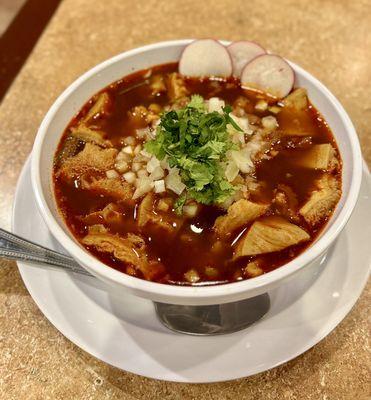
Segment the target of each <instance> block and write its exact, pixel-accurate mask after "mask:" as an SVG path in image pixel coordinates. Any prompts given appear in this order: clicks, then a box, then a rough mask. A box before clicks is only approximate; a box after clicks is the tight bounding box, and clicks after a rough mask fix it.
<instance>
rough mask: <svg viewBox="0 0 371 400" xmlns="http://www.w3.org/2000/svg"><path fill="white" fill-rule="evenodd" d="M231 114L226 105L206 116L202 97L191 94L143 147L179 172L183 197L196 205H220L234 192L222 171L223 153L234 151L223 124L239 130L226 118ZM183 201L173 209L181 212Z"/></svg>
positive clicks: (224, 156)
mask: <svg viewBox="0 0 371 400" xmlns="http://www.w3.org/2000/svg"><path fill="white" fill-rule="evenodd" d="M231 111H232V109H231V107H229V106H226V107H224V108H223V113H218V112H216V111H214V112H211V113H208V112H207V111H206V109H205V105H204V100H203V98H202V97H201V96H199V95H194V96H192V98H191V101H190V102H189V103H188V104H187V105H186V106H185V107H184V108H182V109H179V110H172V111H169V112H166V113H164V114H163V115H162V117H161V122H160V124H159V126H158V127H157V134H156V138H155V139H154V140H151V141H149V142H147V143H146V144H145V149H146V150H147V151H148V152H149V153H152V154H153V155H155V156H156V157H157V158H158V159H159V160H163V159H164V158H165V157H167V161H168V163H169V166H170V167H177V168H178V169H179V172H180V177H181V179H182V182H183V183H184V184H185V185H186V186H187V197H188V198H193V199H194V200H196V201H198V202H199V203H203V204H215V203H222V202H224V201H225V200H226V199H228V198H229V197H230V196H231V195H232V194H233V193H234V191H235V187H234V186H233V185H232V184H231V183H229V182H228V181H227V179H226V178H225V174H224V168H223V161H225V160H226V153H227V151H228V150H231V149H235V148H236V145H235V144H233V143H232V141H231V140H230V137H229V134H228V132H227V125H228V124H231V125H232V126H233V127H234V128H235V129H236V130H238V131H242V130H241V129H240V127H239V126H238V125H237V124H236V123H235V121H233V119H232V118H231V117H230V115H229V113H230V112H231ZM185 198H186V197H185V196H184V195H183V196H181V197H180V198H179V199H178V201H177V204H176V208H177V209H180V210H181V209H182V207H183V205H184V202H185Z"/></svg>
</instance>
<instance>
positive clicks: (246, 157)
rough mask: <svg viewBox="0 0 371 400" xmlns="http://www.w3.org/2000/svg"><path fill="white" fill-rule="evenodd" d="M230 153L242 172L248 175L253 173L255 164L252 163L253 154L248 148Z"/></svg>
mask: <svg viewBox="0 0 371 400" xmlns="http://www.w3.org/2000/svg"><path fill="white" fill-rule="evenodd" d="M229 153H230V154H229V156H230V158H231V160H233V161H234V162H235V164H236V165H237V167H238V169H239V170H240V171H241V172H243V173H245V174H247V173H248V172H250V171H251V169H252V167H253V166H254V164H253V162H252V161H251V153H250V152H249V151H248V149H247V148H246V147H245V148H243V149H241V150H232V151H230V152H229Z"/></svg>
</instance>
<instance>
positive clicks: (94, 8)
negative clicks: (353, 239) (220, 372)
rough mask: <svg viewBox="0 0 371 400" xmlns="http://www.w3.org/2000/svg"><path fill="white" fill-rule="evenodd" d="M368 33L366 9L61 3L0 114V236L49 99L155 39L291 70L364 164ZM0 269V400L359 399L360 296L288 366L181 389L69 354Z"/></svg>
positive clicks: (292, 2) (321, 4)
mask: <svg viewBox="0 0 371 400" xmlns="http://www.w3.org/2000/svg"><path fill="white" fill-rule="evenodd" d="M40 3H42V2H41V1H40ZM370 26H371V2H370V0H357V1H347V0H343V1H337V0H333V1H330V0H325V1H320V0H302V1H300V0H283V1H281V0H266V1H262V0H249V1H247V0H246V1H243V0H224V1H223V0H213V1H203V0H192V1H189V0H177V1H174V0H167V1H161V0H156V1H155V0H145V1H144V0H140V1H129V0H104V1H98V0H64V1H62V3H61V5H60V7H59V9H58V10H57V12H56V14H55V16H54V17H53V19H52V21H51V22H50V24H49V26H48V27H47V29H46V30H45V32H44V34H43V36H42V37H41V39H40V40H39V42H38V43H37V45H36V47H35V49H34V51H33V53H32V54H31V56H30V58H29V59H28V61H27V63H26V64H25V66H24V68H23V69H22V71H21V72H20V74H19V75H18V77H17V79H16V81H15V82H14V84H13V86H12V87H11V89H10V90H9V92H8V94H7V96H6V98H5V99H4V101H3V102H2V104H1V105H0V179H1V180H0V226H1V227H4V228H10V219H11V209H12V200H13V195H14V189H15V185H16V181H17V178H18V175H19V172H20V170H21V168H22V165H23V163H24V161H25V160H26V158H27V156H28V154H29V153H30V151H31V147H32V142H33V140H34V137H35V134H36V131H37V128H38V126H39V124H40V122H41V120H42V118H43V116H44V114H45V113H46V111H47V110H48V108H49V107H50V105H51V104H52V103H53V101H54V100H55V98H56V97H57V96H58V94H59V93H60V92H61V91H62V90H63V89H65V88H66V86H67V85H69V84H70V83H71V82H72V81H73V80H74V79H75V78H77V77H78V76H79V75H80V74H81V73H82V72H85V71H86V70H87V69H89V68H90V67H92V66H94V65H95V64H97V63H99V62H101V61H102V60H105V59H106V58H109V57H111V56H113V55H115V54H117V53H119V52H122V51H124V50H127V49H130V48H134V47H137V46H140V45H144V44H148V43H153V42H156V41H161V40H167V39H175V38H187V37H205V36H213V37H218V38H225V39H231V40H237V39H250V40H255V41H258V42H260V43H261V44H262V45H263V46H265V47H267V48H269V49H270V50H272V51H273V52H276V53H278V54H280V55H282V56H284V57H287V58H289V59H290V60H292V61H294V62H297V63H298V64H300V65H301V66H302V67H304V68H305V69H306V70H308V71H310V72H311V73H313V74H314V75H315V76H316V77H318V78H319V79H320V80H321V81H322V82H324V84H325V85H326V86H327V87H329V88H330V90H332V92H333V93H334V94H335V95H336V96H337V97H338V98H339V99H340V101H341V102H342V103H343V105H344V106H345V108H346V109H347V111H348V112H349V114H350V116H351V118H352V120H353V122H354V124H355V126H356V128H357V131H358V134H359V137H360V140H361V144H362V148H363V154H364V157H365V159H366V160H367V161H368V164H369V165H370V163H371V90H370V87H371V86H370V85H371V29H370ZM0 264H1V265H0V399H4V400H5V399H6V400H12V399H16V400H19V399H42V400H44V399H79V400H80V399H130V400H133V399H164V400H165V399H185V400H188V399H189V400H190V399H200V400H211V399H233V400H239V399H254V400H255V399H264V400H268V399H313V400H318V399H320V400H340V399H352V400H353V399H354V400H359V399H366V398H370V397H369V396H370V395H371V394H370V385H369V366H370V357H369V348H368V346H367V339H368V331H369V323H368V321H367V305H368V302H369V301H370V290H369V289H368V291H365V292H364V293H363V295H362V297H361V298H360V300H359V301H358V302H357V304H356V305H355V306H354V308H353V310H352V311H351V313H350V314H349V315H348V316H347V317H346V318H345V320H344V321H343V322H342V323H341V324H340V325H339V326H338V327H337V328H336V329H335V331H334V332H332V333H331V334H330V335H329V336H328V337H327V338H326V339H324V340H323V341H322V342H320V343H319V344H318V345H316V346H315V347H314V348H313V349H311V350H309V351H307V352H306V353H305V354H303V355H302V356H300V357H298V358H296V359H295V360H293V361H291V362H289V363H287V364H285V365H283V366H281V367H278V368H275V369H273V370H271V371H268V372H266V373H261V374H259V375H256V376H254V377H250V378H246V379H240V380H238V381H234V382H227V383H220V384H208V385H186V384H174V383H166V382H160V381H155V380H151V379H146V378H142V377H139V376H136V375H133V374H130V373H125V372H122V371H119V370H118V369H115V368H112V367H109V366H108V365H106V364H104V363H102V362H100V361H98V360H96V359H95V358H93V357H91V356H90V355H88V354H87V353H85V352H84V351H82V350H80V349H79V348H78V347H76V346H75V345H73V344H72V343H71V342H69V341H68V340H67V339H66V338H64V337H63V335H62V334H61V333H59V332H58V331H57V330H56V329H55V328H54V327H53V326H52V325H51V324H50V323H49V322H48V321H47V320H46V319H45V318H44V316H43V315H42V314H41V312H40V311H39V310H38V308H37V307H36V305H35V304H34V302H33V300H32V299H31V297H30V296H29V294H28V292H27V290H26V289H25V287H24V285H23V283H22V281H21V279H20V276H19V273H18V271H17V269H16V267H15V264H14V263H13V262H5V261H0Z"/></svg>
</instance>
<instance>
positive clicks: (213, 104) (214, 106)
mask: <svg viewBox="0 0 371 400" xmlns="http://www.w3.org/2000/svg"><path fill="white" fill-rule="evenodd" d="M223 107H225V101H224V100H222V99H219V98H218V97H211V98H210V99H209V101H208V104H207V109H208V111H209V112H210V113H211V112H214V111H216V112H218V113H220V114H222V113H223Z"/></svg>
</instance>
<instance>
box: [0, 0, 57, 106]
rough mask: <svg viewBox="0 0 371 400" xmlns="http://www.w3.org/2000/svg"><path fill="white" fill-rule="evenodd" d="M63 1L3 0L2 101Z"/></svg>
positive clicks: (0, 46)
mask: <svg viewBox="0 0 371 400" xmlns="http://www.w3.org/2000/svg"><path fill="white" fill-rule="evenodd" d="M59 2H60V0H47V1H40V0H0V101H1V99H2V98H3V96H4V94H5V93H6V91H7V89H8V88H9V86H10V84H11V83H12V81H13V79H14V78H15V76H16V75H17V73H18V71H19V70H20V68H21V67H22V65H23V63H24V62H25V60H26V58H27V56H28V55H29V53H30V52H31V50H32V48H33V46H34V45H35V43H36V41H37V39H38V38H39V36H40V35H41V33H42V31H43V30H44V28H45V26H46V24H47V23H48V21H49V19H50V17H51V16H52V15H53V13H54V11H55V9H56V8H57V6H58V4H59Z"/></svg>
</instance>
